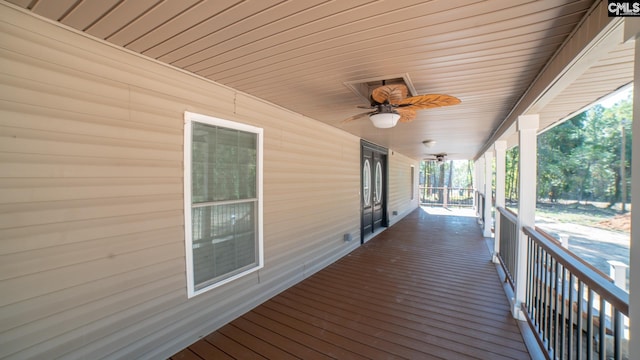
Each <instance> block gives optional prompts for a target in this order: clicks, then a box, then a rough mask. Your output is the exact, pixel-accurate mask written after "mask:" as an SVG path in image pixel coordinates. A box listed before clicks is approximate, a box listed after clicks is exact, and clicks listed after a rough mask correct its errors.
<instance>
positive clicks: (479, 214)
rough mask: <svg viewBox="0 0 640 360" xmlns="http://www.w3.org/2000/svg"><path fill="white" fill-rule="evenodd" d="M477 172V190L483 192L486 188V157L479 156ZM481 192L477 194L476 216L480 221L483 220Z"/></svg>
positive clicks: (476, 165)
mask: <svg viewBox="0 0 640 360" xmlns="http://www.w3.org/2000/svg"><path fill="white" fill-rule="evenodd" d="M475 172H476V191H477V192H478V193H482V192H483V191H484V190H483V189H484V175H483V174H484V158H482V157H481V158H479V159H478V160H476V163H475ZM479 200H480V197H479V194H476V217H477V218H478V222H480V221H481V220H482V207H481V206H480V201H479Z"/></svg>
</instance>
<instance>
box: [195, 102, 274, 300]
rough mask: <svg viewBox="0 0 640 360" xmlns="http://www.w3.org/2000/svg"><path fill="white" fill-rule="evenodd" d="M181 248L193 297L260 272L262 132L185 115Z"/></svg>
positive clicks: (215, 120) (209, 118)
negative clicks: (182, 241) (183, 219)
mask: <svg viewBox="0 0 640 360" xmlns="http://www.w3.org/2000/svg"><path fill="white" fill-rule="evenodd" d="M184 117H185V131H184V136H185V139H184V144H185V148H184V156H185V158H184V163H185V166H184V177H185V189H184V191H185V239H186V241H185V243H186V258H187V282H188V284H187V290H188V296H189V297H192V296H195V295H198V294H200V293H202V292H205V291H207V290H210V289H212V288H214V287H217V286H220V285H222V284H225V283H227V282H230V281H232V280H234V279H237V278H239V277H241V276H244V275H246V274H248V273H251V272H254V271H256V270H258V269H260V268H261V267H262V266H263V252H262V246H263V245H262V141H263V140H262V129H261V128H256V127H253V126H249V125H244V124H240V123H235V122H231V121H227V120H222V119H218V118H213V117H209V116H205V115H199V114H194V113H190V112H185V115H184Z"/></svg>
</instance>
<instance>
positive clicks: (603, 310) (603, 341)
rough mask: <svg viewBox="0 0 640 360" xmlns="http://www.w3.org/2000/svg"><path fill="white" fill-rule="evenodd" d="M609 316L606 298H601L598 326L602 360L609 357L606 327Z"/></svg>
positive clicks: (599, 348)
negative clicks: (607, 316) (607, 315)
mask: <svg viewBox="0 0 640 360" xmlns="http://www.w3.org/2000/svg"><path fill="white" fill-rule="evenodd" d="M606 314H607V303H606V302H605V300H604V297H602V296H600V316H599V320H600V322H599V324H598V332H599V338H600V343H599V344H598V345H599V346H598V352H599V353H600V360H604V359H606V357H607V325H606V321H607V320H606V318H605V316H606Z"/></svg>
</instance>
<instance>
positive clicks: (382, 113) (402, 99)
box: [343, 84, 460, 128]
mask: <svg viewBox="0 0 640 360" xmlns="http://www.w3.org/2000/svg"><path fill="white" fill-rule="evenodd" d="M408 93H409V91H408V90H407V87H406V86H405V85H403V84H393V85H382V86H380V87H377V88H375V89H373V91H372V92H371V105H370V106H368V107H364V106H358V107H360V108H364V109H370V111H367V112H364V113H361V114H357V115H354V116H352V117H350V118H347V119H345V120H343V122H348V121H353V120H357V119H360V118H362V117H365V116H369V119H371V121H372V122H373V125H374V126H375V127H378V128H391V127H394V126H395V125H396V123H397V122H398V121H400V122H409V121H412V120H413V119H415V118H416V111H418V110H425V109H431V108H437V107H441V106H449V105H457V104H459V103H460V99H458V98H457V97H455V96H451V95H444V94H426V95H416V96H411V97H407V95H408Z"/></svg>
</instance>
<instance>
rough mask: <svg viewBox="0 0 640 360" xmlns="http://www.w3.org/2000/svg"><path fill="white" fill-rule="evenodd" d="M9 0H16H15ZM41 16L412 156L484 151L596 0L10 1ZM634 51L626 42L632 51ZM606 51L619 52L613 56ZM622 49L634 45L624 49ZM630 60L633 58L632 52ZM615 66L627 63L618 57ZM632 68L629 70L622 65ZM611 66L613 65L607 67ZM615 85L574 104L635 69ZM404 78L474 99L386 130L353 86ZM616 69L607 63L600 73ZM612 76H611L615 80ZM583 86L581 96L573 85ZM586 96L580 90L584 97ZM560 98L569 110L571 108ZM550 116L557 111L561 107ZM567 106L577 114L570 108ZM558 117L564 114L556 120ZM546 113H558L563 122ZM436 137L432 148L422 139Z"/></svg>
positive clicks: (426, 89) (563, 110) (562, 109)
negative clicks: (357, 116) (365, 114)
mask: <svg viewBox="0 0 640 360" xmlns="http://www.w3.org/2000/svg"><path fill="white" fill-rule="evenodd" d="M3 1H4V0H3ZM9 2H11V3H14V4H15V5H17V6H20V7H23V8H25V9H27V10H29V11H32V12H33V13H35V14H38V15H40V16H44V17H46V18H49V19H52V20H55V21H58V22H60V23H62V24H64V25H67V26H70V27H72V28H75V29H78V30H80V31H83V32H86V33H87V34H90V35H91V36H95V37H97V38H100V39H104V40H106V41H108V42H110V43H113V44H116V45H119V46H122V47H125V48H127V49H130V50H133V51H135V52H138V53H141V54H143V55H145V56H148V57H151V58H154V59H157V60H159V61H162V62H165V63H167V64H171V65H173V66H175V67H179V68H182V69H184V70H187V71H190V72H193V73H195V74H198V75H200V76H203V77H205V78H208V79H211V80H214V81H216V82H219V83H222V84H225V85H228V86H230V87H232V88H234V89H237V90H240V91H243V92H246V93H249V94H252V95H255V96H257V97H260V98H263V99H265V100H268V101H270V102H272V103H275V104H277V105H280V106H282V107H284V108H287V109H290V110H292V111H295V112H298V113H301V114H304V115H306V116H308V117H310V118H313V119H316V120H318V121H322V122H325V123H327V124H330V125H332V126H336V127H339V128H342V129H344V130H345V131H348V132H350V133H353V134H355V135H357V136H360V137H362V138H365V139H368V140H370V141H372V142H375V143H378V144H380V145H383V146H387V147H391V148H393V149H394V150H396V151H399V152H401V153H403V154H406V155H408V156H410V157H413V158H423V157H425V156H426V155H427V154H428V153H440V152H445V153H448V154H449V158H450V159H467V158H473V157H474V156H476V155H477V153H478V151H480V149H481V148H482V146H483V145H484V144H485V142H486V141H487V139H488V138H489V137H490V135H491V134H492V133H493V132H494V131H495V129H496V128H497V127H498V125H499V124H500V123H501V122H502V121H503V120H504V119H505V118H506V117H507V115H508V113H509V112H510V110H511V109H512V108H513V107H514V105H515V104H516V103H517V101H518V99H520V97H521V96H522V95H523V93H524V92H525V91H526V89H527V88H528V87H529V85H530V84H531V82H532V81H533V80H534V79H535V77H536V75H537V74H538V73H539V72H540V71H541V70H542V69H543V68H544V66H545V64H546V63H547V62H548V61H549V59H550V58H551V57H552V56H553V54H554V52H556V51H557V50H558V48H559V47H560V46H561V45H562V43H563V42H564V41H565V39H566V38H567V37H568V36H569V35H570V34H571V32H572V31H573V30H574V28H575V27H576V26H577V24H579V22H580V21H581V19H582V18H583V17H584V16H585V14H587V12H588V11H589V9H590V8H591V7H592V5H593V3H594V1H593V0H584V1H569V0H540V1H528V0H515V1H502V0H491V1H477V0H431V1H424V0H393V1H385V0H349V1H336V0H260V1H257V0H256V1H251V0H55V1H53V0H9ZM623 52H624V50H623ZM605 55H606V54H605ZM618 56H621V55H620V53H618ZM622 56H623V57H626V58H625V60H624V61H623V62H624V64H621V63H620V62H618V63H617V66H618V68H617V69H616V70H612V71H617V72H618V73H619V72H621V71H622V72H625V71H626V69H630V66H632V65H629V64H628V62H629V58H628V57H629V56H631V60H632V52H631V53H629V52H628V51H627V53H624V54H623V55H622ZM614 65H616V64H614ZM621 67H622V68H623V69H620V68H621ZM606 72H607V70H606V69H605V70H604V73H605V75H604V76H605V77H606ZM629 74H630V75H628V76H626V77H625V78H624V79H622V80H617V81H613V82H610V83H607V84H602V86H597V85H598V84H599V82H597V81H596V82H594V81H589V80H588V79H587V80H585V82H586V83H587V84H589V86H593V88H594V89H593V90H592V91H590V92H588V94H584V92H585V87H584V86H581V87H580V88H579V89H577V90H576V91H578V92H580V91H581V92H582V93H583V94H582V95H580V96H579V99H578V100H576V101H577V102H578V103H580V104H581V105H578V104H577V103H576V101H572V102H569V103H567V102H566V101H565V102H560V104H561V105H558V103H556V104H555V105H554V106H555V107H554V109H553V111H552V113H553V114H552V115H550V116H552V117H555V116H560V115H559V114H565V115H566V114H569V113H571V112H573V111H575V110H577V109H578V108H580V107H582V106H585V105H586V104H588V103H590V102H592V101H594V100H596V99H597V98H599V97H602V96H604V95H606V94H607V93H608V92H610V91H612V90H615V89H616V88H617V87H619V86H622V85H624V84H626V83H628V82H629V81H630V80H631V76H632V72H630V73H629ZM403 76H404V77H405V78H406V79H408V80H410V82H411V83H412V85H413V86H414V87H415V89H416V91H417V92H418V93H419V94H425V93H444V94H450V95H454V96H456V97H458V98H460V99H461V100H462V104H460V105H456V106H452V107H445V108H439V109H430V110H425V111H421V112H419V113H418V117H417V119H416V120H414V121H413V122H410V123H401V124H399V125H398V126H396V127H395V128H392V129H377V128H375V127H373V126H372V124H371V122H370V121H369V120H368V119H367V118H366V117H363V118H362V119H360V120H357V121H353V122H346V123H345V122H342V120H343V119H345V118H348V117H350V116H352V115H355V114H358V113H360V112H363V110H362V109H358V108H356V106H357V105H368V104H367V102H366V101H365V100H364V99H363V98H362V97H360V96H358V95H357V94H356V93H354V92H353V91H352V90H351V89H350V88H349V87H348V86H346V84H347V83H354V82H355V83H357V82H364V81H368V80H378V79H390V78H398V77H403ZM594 76H596V77H602V76H603V68H601V69H600V71H596V72H595V75H594ZM605 85H606V86H605ZM568 97H571V96H568ZM573 97H575V96H573ZM558 106H559V108H558ZM550 113H551V111H550ZM563 116H564V115H563ZM556 120H557V119H555V120H553V121H556ZM553 121H547V122H553ZM427 139H431V140H435V141H436V145H435V146H434V147H432V148H430V149H427V148H425V147H424V146H423V145H422V141H423V140H427Z"/></svg>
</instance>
